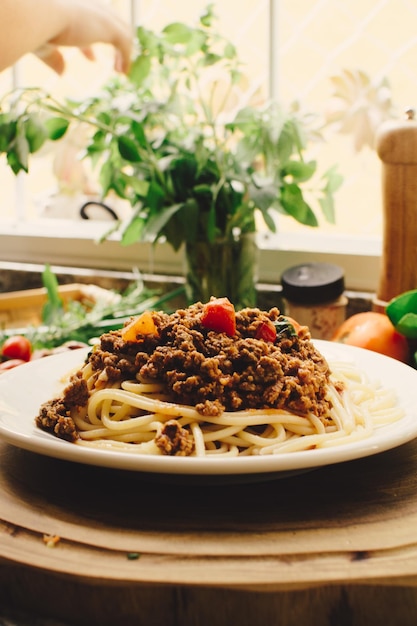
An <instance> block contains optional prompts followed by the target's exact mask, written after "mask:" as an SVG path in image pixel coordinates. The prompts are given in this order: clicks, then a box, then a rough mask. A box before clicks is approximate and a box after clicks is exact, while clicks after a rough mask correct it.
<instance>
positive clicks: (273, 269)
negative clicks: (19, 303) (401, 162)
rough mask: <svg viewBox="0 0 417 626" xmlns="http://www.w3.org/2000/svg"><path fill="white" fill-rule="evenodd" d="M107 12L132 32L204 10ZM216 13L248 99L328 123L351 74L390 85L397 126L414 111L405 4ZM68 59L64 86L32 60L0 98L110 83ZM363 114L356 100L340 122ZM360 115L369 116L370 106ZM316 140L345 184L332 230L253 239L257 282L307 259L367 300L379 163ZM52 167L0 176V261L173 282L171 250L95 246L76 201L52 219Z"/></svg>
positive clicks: (412, 20) (413, 19)
mask: <svg viewBox="0 0 417 626" xmlns="http://www.w3.org/2000/svg"><path fill="white" fill-rule="evenodd" d="M111 4H112V5H113V6H114V7H115V8H116V10H117V11H119V12H120V14H121V15H122V16H123V17H124V18H126V19H128V20H131V21H132V23H142V24H144V25H146V26H147V27H149V28H152V29H160V28H162V27H163V26H164V25H165V24H167V23H169V22H171V21H176V20H178V21H188V20H190V21H191V20H193V19H194V18H197V17H198V15H199V13H200V12H201V10H202V9H203V8H204V7H205V6H206V5H207V2H205V1H204V2H203V1H202V0H195V2H194V3H192V10H190V3H189V2H187V1H186V0H177V1H176V2H175V3H172V2H169V1H168V0H113V2H111ZM215 10H216V13H217V15H218V16H219V27H220V28H221V30H222V32H224V33H225V34H226V35H227V36H228V37H229V38H231V39H232V40H233V41H234V43H235V44H236V45H237V47H238V49H239V51H240V56H241V58H242V59H243V61H244V62H245V63H246V69H247V74H248V76H249V79H250V81H251V83H252V85H253V89H254V90H258V92H259V94H260V97H262V98H266V97H268V95H269V94H272V95H273V96H275V97H276V98H277V99H279V100H280V101H281V102H282V103H283V104H284V105H286V106H288V105H290V103H292V102H293V101H294V100H297V101H299V102H300V106H302V107H303V108H304V109H305V110H306V111H311V112H316V113H319V114H324V113H325V112H326V111H328V110H329V107H330V105H331V104H332V93H333V92H332V89H333V86H332V85H333V84H332V81H331V77H332V76H334V75H340V73H341V72H343V71H344V70H350V71H353V72H354V71H356V70H358V69H359V70H362V71H363V72H364V73H365V74H366V75H367V76H368V77H369V79H370V80H371V82H373V84H374V85H380V84H381V83H382V80H383V79H384V78H385V77H386V78H387V79H388V81H389V83H390V85H391V94H392V98H393V104H394V106H393V111H390V114H394V115H398V116H401V108H403V107H405V106H408V105H409V104H410V103H412V102H413V97H414V85H415V84H416V75H415V74H416V70H415V67H416V66H417V65H416V62H415V61H416V57H417V7H416V6H415V3H413V2H412V1H411V0H395V2H394V0H368V1H367V0H365V1H364V0H360V1H359V0H352V1H351V2H349V3H345V2H344V1H343V0H314V1H312V0H297V1H296V2H294V0H256V1H255V0H224V1H223V2H221V3H220V2H219V3H215ZM393 23H395V24H396V28H395V29H394V28H392V24H393ZM66 56H67V59H68V66H69V71H68V72H67V73H66V75H65V76H64V77H61V78H60V77H57V76H55V75H54V74H53V73H52V72H51V71H50V70H49V69H47V68H45V67H43V66H42V64H41V62H40V61H38V60H37V59H35V58H32V57H31V56H30V55H28V56H27V57H25V58H24V59H23V60H21V61H20V62H19V63H18V65H17V67H16V68H14V69H10V70H7V71H5V72H3V73H2V74H0V94H4V93H6V92H7V91H8V90H9V89H10V88H11V86H12V85H13V84H21V85H24V86H29V85H42V86H44V87H45V88H46V89H48V90H49V91H50V92H51V93H53V94H54V95H56V96H58V97H65V96H71V97H75V98H81V97H83V96H84V95H89V94H92V93H95V92H96V91H97V90H98V88H99V87H100V85H101V84H102V83H103V82H104V81H105V80H106V78H107V77H108V76H109V74H110V73H111V71H112V54H111V51H109V50H108V49H107V48H106V47H104V46H103V47H101V46H97V56H98V58H99V62H98V63H94V64H91V63H89V62H88V61H86V60H84V59H83V58H82V56H81V55H80V53H79V52H78V51H77V50H69V51H67V53H66ZM356 87H358V89H359V86H358V85H357V86H356ZM357 93H359V95H361V96H362V95H363V94H361V93H360V90H359V91H357ZM349 104H350V109H349V106H348V105H349ZM360 104H361V102H360V101H359V100H358V101H355V97H354V94H353V96H352V101H351V102H350V103H347V105H346V106H347V111H348V112H349V113H352V112H353V111H354V108H355V107H358V106H359V105H360ZM362 105H363V107H362V109H361V112H362V113H363V114H364V115H365V114H366V111H367V107H368V105H369V102H362ZM357 119H359V116H357ZM361 119H362V120H363V117H362V118H361ZM355 128H356V131H358V128H359V126H358V125H357V126H356V127H354V130H355ZM323 133H324V137H325V141H324V142H322V143H318V144H317V145H316V146H315V148H314V156H315V157H316V158H317V159H318V162H319V164H320V167H321V169H323V171H324V169H326V168H327V167H330V166H331V165H333V164H335V163H337V164H338V167H339V171H340V172H341V174H342V175H343V177H344V184H343V187H342V189H341V190H339V192H338V193H337V197H336V209H337V216H336V224H335V225H330V224H327V223H325V222H323V223H322V225H321V227H320V228H319V229H312V230H311V229H306V228H305V227H304V228H303V227H300V226H299V225H298V224H296V223H294V222H293V221H291V220H290V219H286V218H283V219H282V220H280V225H279V233H278V235H277V236H272V235H270V234H265V236H264V237H261V240H260V243H261V248H262V251H261V267H260V279H261V280H262V281H266V282H272V283H277V282H278V281H279V277H280V275H281V272H282V271H283V269H285V267H288V266H289V265H291V264H294V263H297V262H300V261H304V260H307V259H309V258H311V255H314V257H315V258H316V259H317V258H318V259H323V260H324V259H326V260H329V261H335V262H338V263H340V264H343V265H344V267H345V268H346V275H347V284H348V287H350V288H354V289H359V290H374V289H375V287H376V283H377V279H378V271H379V257H380V251H381V233H382V199H381V193H380V184H381V183H380V181H381V163H380V161H379V159H378V157H377V154H376V152H375V150H374V149H372V148H371V147H369V146H367V145H365V146H364V147H363V148H362V149H361V150H360V151H355V149H354V135H353V134H352V133H350V134H341V133H339V132H336V129H335V128H334V127H327V128H326V129H325V130H324V131H323ZM52 157H53V152H52V148H49V150H47V149H45V150H42V152H41V153H40V154H39V156H37V157H36V158H34V159H33V160H32V162H31V170H30V174H29V176H25V177H21V176H19V177H18V179H17V180H16V179H15V177H14V176H13V175H12V174H11V172H10V171H9V170H8V169H7V167H6V166H5V165H4V164H3V163H1V164H0V167H1V169H0V172H1V174H0V176H1V181H2V185H1V186H2V210H1V215H0V259H1V260H3V261H29V262H31V261H33V262H40V263H43V262H46V261H48V262H50V263H53V264H59V265H74V266H86V267H98V268H109V269H131V268H132V267H134V266H137V267H139V269H141V270H142V271H143V272H152V271H156V272H167V273H172V271H176V272H177V273H181V263H182V260H181V255H178V254H174V253H173V252H172V251H171V250H169V249H168V248H167V246H163V245H158V246H157V249H156V251H154V250H152V248H151V247H149V246H146V245H139V244H138V245H135V246H132V247H129V248H121V247H120V245H119V244H118V243H117V242H116V241H108V242H105V243H104V244H100V245H97V244H96V243H94V240H95V238H96V237H97V235H98V234H99V233H100V231H101V230H104V228H105V227H106V226H105V225H103V223H102V222H100V221H97V222H86V221H81V220H79V219H77V217H76V216H77V215H78V207H79V198H77V197H71V196H70V197H69V198H67V202H65V211H66V212H65V211H64V209H63V208H62V207H61V208H59V206H58V203H59V200H57V199H56V198H55V195H54V194H55V191H56V179H55V178H54V176H53V171H52ZM51 204H52V208H51ZM75 209H77V210H75ZM51 214H52V215H60V217H51ZM62 215H66V216H67V217H65V218H63V217H62Z"/></svg>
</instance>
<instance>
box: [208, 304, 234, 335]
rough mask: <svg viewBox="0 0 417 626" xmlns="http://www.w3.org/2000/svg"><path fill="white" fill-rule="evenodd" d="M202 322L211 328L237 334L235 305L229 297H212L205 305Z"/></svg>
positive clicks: (219, 331)
mask: <svg viewBox="0 0 417 626" xmlns="http://www.w3.org/2000/svg"><path fill="white" fill-rule="evenodd" d="M201 323H202V324H203V326H205V327H206V328H209V329H210V330H214V331H216V332H218V333H226V335H228V336H229V337H233V336H234V335H235V334H236V313H235V307H234V306H233V304H232V303H231V302H230V300H229V299H228V298H212V299H211V300H210V301H209V302H207V303H206V304H205V305H204V308H203V314H202V316H201Z"/></svg>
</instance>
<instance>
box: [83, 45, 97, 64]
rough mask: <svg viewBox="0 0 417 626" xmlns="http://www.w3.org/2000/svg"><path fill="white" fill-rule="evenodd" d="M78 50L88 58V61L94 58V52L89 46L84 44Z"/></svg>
mask: <svg viewBox="0 0 417 626" xmlns="http://www.w3.org/2000/svg"><path fill="white" fill-rule="evenodd" d="M80 50H81V52H82V53H83V55H84V56H85V58H86V59H88V60H89V61H95V60H96V55H95V54H94V50H93V48H92V47H91V46H85V47H83V48H80Z"/></svg>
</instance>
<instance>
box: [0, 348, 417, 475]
mask: <svg viewBox="0 0 417 626" xmlns="http://www.w3.org/2000/svg"><path fill="white" fill-rule="evenodd" d="M315 344H316V345H317V348H318V349H319V350H320V351H321V352H322V354H323V355H324V356H326V357H327V358H328V359H336V358H337V359H343V360H349V361H351V362H354V363H355V364H356V365H357V366H358V367H359V368H361V369H362V370H365V371H367V372H369V373H370V375H371V378H372V379H373V380H377V381H378V382H380V383H381V384H382V385H383V386H384V387H388V388H390V389H394V390H395V392H396V393H397V396H398V402H399V404H400V405H401V407H402V408H403V410H404V417H403V418H401V419H400V420H399V421H397V422H394V423H392V424H389V425H387V426H383V427H380V428H378V429H376V430H375V431H374V433H373V434H372V435H371V436H370V437H369V438H367V439H363V440H359V441H356V442H351V443H348V444H344V445H340V446H337V447H334V448H323V449H316V450H306V451H302V452H290V453H283V454H280V455H265V456H253V457H240V458H223V459H222V458H212V457H211V458H210V457H209V458H202V459H200V458H194V457H167V456H147V455H141V454H135V453H130V452H119V451H113V450H97V449H93V448H87V447H83V446H78V445H76V444H73V443H69V442H66V441H63V440H61V439H58V438H56V437H54V436H53V435H50V434H48V433H45V432H43V431H42V430H40V429H38V428H37V427H36V426H35V423H34V418H35V416H36V414H37V412H38V409H39V407H40V405H41V403H42V402H44V401H46V400H49V399H51V398H53V397H54V396H55V395H57V394H58V393H59V392H60V390H61V389H62V382H60V379H61V378H62V377H63V376H64V375H65V374H67V373H68V371H70V370H71V369H72V368H74V367H77V366H78V365H80V364H81V363H82V361H83V358H84V356H85V354H86V352H85V351H84V350H74V351H69V352H64V353H62V354H58V355H55V356H50V357H47V358H43V359H39V360H36V361H32V362H29V363H27V364H25V365H22V366H20V367H17V368H15V369H13V370H10V371H8V372H6V373H4V374H2V375H1V376H0V437H1V438H2V439H4V440H5V441H7V442H8V443H11V444H13V445H15V446H17V447H20V448H23V449H26V450H30V451H32V452H36V453H39V454H44V455H47V456H51V457H55V458H58V459H64V460H67V461H75V462H79V463H86V464H90V465H95V466H103V467H110V468H117V469H124V470H132V471H139V472H152V473H157V474H167V475H171V474H176V475H178V474H183V475H188V476H190V475H191V476H197V475H206V476H207V475H211V476H219V475H229V476H232V475H240V476H241V477H242V475H254V474H270V473H288V472H296V471H303V470H306V469H312V468H315V467H320V466H323V465H329V464H333V463H340V462H342V461H349V460H353V459H358V458H362V457H366V456H370V455H373V454H377V453H379V452H383V451H385V450H389V449H391V448H395V447H397V446H399V445H401V444H403V443H406V442H408V441H410V440H412V439H414V438H415V437H417V370H414V369H412V368H411V367H408V366H407V365H404V364H403V363H400V362H399V361H395V360H394V359H390V358H387V357H384V356H382V355H379V354H377V353H374V352H370V351H368V350H362V349H361V348H354V347H351V346H343V345H341V344H335V343H331V342H326V341H316V342H315Z"/></svg>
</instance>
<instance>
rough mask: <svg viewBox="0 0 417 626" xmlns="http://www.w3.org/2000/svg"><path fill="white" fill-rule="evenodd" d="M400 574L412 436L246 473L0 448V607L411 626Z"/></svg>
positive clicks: (413, 596)
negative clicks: (274, 474) (205, 472)
mask: <svg viewBox="0 0 417 626" xmlns="http://www.w3.org/2000/svg"><path fill="white" fill-rule="evenodd" d="M45 536H46V537H55V538H56V539H57V543H56V544H55V545H54V547H50V546H48V543H47V538H46V537H45ZM58 538H59V540H58ZM416 584H417V441H415V442H411V443H409V444H406V445H403V446H401V447H400V448H397V449H395V450H391V451H389V452H385V453H383V454H378V455H376V456H373V457H369V458H367V459H362V460H357V461H351V462H347V463H343V464H339V465H333V466H329V467H324V468H321V469H317V470H314V471H310V472H306V473H303V474H298V475H293V476H289V477H286V478H281V479H274V480H272V479H271V476H267V477H264V479H263V480H261V481H259V479H258V480H256V481H253V482H249V483H248V484H243V483H232V482H221V480H220V479H218V480H217V484H216V481H213V482H211V483H208V482H207V480H206V479H204V478H203V479H199V480H195V481H190V480H189V479H188V480H187V479H184V478H180V477H177V478H174V477H167V478H166V479H164V478H162V477H155V476H152V475H150V476H147V475H145V474H139V473H130V472H124V471H115V470H110V469H106V468H95V467H91V466H83V465H79V464H76V463H69V462H65V461H61V460H55V459H50V458H47V457H43V456H40V455H36V454H33V453H30V452H26V451H23V450H19V449H17V448H14V447H12V446H9V445H7V444H4V443H1V444H0V606H1V607H4V608H10V609H14V608H19V609H21V610H24V611H25V612H26V613H28V614H31V615H32V616H35V615H43V616H49V617H53V618H55V619H60V620H62V621H63V622H65V623H71V624H89V625H90V624H100V625H106V624H112V625H113V624H117V626H123V625H125V624H126V625H130V624H135V626H142V625H144V626H145V625H146V626H154V625H155V626H158V625H159V624H161V625H163V626H171V625H172V626H174V625H175V626H178V625H181V626H184V625H188V624H192V625H198V626H200V625H204V626H205V625H206V624H207V625H210V626H218V625H222V626H223V625H226V624H227V625H234V624H236V625H239V626H246V625H248V626H249V625H250V626H253V625H258V624H265V625H270V624H272V625H273V624H280V626H281V625H283V626H295V625H297V626H303V625H304V624H314V626H316V625H318V626H321V625H329V626H330V625H331V626H333V625H336V624H337V625H338V626H350V625H351V624H354V625H355V626H362V625H363V626H373V625H374V624H375V625H376V624H378V626H379V625H380V624H384V626H391V625H395V626H397V625H401V626H408V624H410V625H411V624H413V626H414V625H415V624H416V623H417V591H416V589H415V588H414V587H415V585H416ZM31 623H32V622H31ZM33 623H35V622H33Z"/></svg>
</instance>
